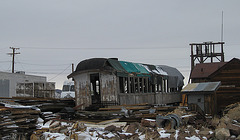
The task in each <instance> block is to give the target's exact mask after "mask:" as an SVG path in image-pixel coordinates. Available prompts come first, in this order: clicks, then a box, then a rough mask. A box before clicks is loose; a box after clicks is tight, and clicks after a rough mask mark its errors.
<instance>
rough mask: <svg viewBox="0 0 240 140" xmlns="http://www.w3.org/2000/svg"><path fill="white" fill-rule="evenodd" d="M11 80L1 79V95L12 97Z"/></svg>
mask: <svg viewBox="0 0 240 140" xmlns="http://www.w3.org/2000/svg"><path fill="white" fill-rule="evenodd" d="M9 83H10V81H9V80H6V79H4V80H0V97H10V95H9Z"/></svg>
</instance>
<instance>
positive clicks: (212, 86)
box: [182, 82, 221, 93]
mask: <svg viewBox="0 0 240 140" xmlns="http://www.w3.org/2000/svg"><path fill="white" fill-rule="evenodd" d="M220 85H221V82H205V83H191V84H188V85H187V86H186V87H184V88H183V90H182V92H183V93H191V92H192V93H194V92H214V91H216V90H217V89H218V88H219V86H220Z"/></svg>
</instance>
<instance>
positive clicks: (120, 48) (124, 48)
mask: <svg viewBox="0 0 240 140" xmlns="http://www.w3.org/2000/svg"><path fill="white" fill-rule="evenodd" d="M22 48H26V49H46V50H47V49H48V50H72V49H76V50H81V49H82V50H126V49H128V50H132V49H143V50H148V49H182V48H184V49H185V48H186V47H148V48H139V47H138V48H131V47H116V48H113V47H103V48H96V47H95V48H89V47H81V48H76V47H71V48H65V47H58V48H53V47H52V48H49V47H48V48H46V47H22Z"/></svg>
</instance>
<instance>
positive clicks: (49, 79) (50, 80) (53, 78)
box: [49, 64, 72, 81]
mask: <svg viewBox="0 0 240 140" xmlns="http://www.w3.org/2000/svg"><path fill="white" fill-rule="evenodd" d="M70 66H72V64H71V65H69V66H68V67H67V68H66V69H64V70H63V71H62V72H60V73H59V74H57V75H56V76H54V77H52V78H50V79H49V81H51V80H53V79H55V78H56V77H58V76H59V75H60V74H62V73H63V72H65V71H66V70H67V69H68V68H69V67H70Z"/></svg>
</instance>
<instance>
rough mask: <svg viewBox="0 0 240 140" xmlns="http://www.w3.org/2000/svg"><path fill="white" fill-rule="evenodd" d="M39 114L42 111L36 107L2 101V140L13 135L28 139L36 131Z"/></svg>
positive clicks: (0, 137)
mask: <svg viewBox="0 0 240 140" xmlns="http://www.w3.org/2000/svg"><path fill="white" fill-rule="evenodd" d="M39 114H40V110H39V109H37V108H35V107H31V106H22V105H19V104H15V103H14V104H12V103H10V102H8V103H6V101H5V102H3V101H0V139H4V138H8V137H12V135H15V137H16V138H18V139H27V137H29V136H27V135H29V134H31V133H32V132H33V131H34V130H36V122H37V119H38V117H39ZM23 137H24V138H23Z"/></svg>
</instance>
